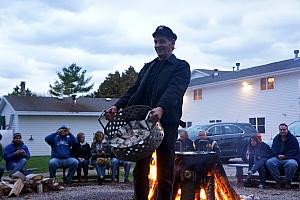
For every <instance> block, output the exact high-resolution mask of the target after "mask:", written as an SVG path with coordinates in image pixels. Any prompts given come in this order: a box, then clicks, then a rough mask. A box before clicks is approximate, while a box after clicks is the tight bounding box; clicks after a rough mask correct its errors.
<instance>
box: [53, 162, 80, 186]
mask: <svg viewBox="0 0 300 200" xmlns="http://www.w3.org/2000/svg"><path fill="white" fill-rule="evenodd" d="M77 166H78V160H77V159H75V158H66V159H58V158H51V159H50V160H49V173H50V178H54V177H56V170H57V169H58V168H63V167H64V168H69V170H68V174H67V177H66V180H67V181H71V180H72V178H73V176H74V174H75V171H76V169H77Z"/></svg>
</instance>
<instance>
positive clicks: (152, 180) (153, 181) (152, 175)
mask: <svg viewBox="0 0 300 200" xmlns="http://www.w3.org/2000/svg"><path fill="white" fill-rule="evenodd" d="M156 160H157V158H156V151H155V152H154V153H153V154H152V160H151V163H150V172H149V175H148V179H149V186H150V189H149V193H148V200H153V199H154V192H155V189H156V186H157V168H156Z"/></svg>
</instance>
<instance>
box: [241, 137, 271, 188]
mask: <svg viewBox="0 0 300 200" xmlns="http://www.w3.org/2000/svg"><path fill="white" fill-rule="evenodd" d="M248 150H249V170H248V176H247V181H250V180H251V178H252V175H253V174H254V173H255V172H257V171H258V173H259V179H260V183H259V185H258V187H259V188H264V187H265V185H266V162H267V160H268V159H269V158H271V157H272V156H273V154H272V151H271V149H270V147H269V146H268V145H267V144H266V143H264V142H262V141H260V139H259V138H258V137H256V136H253V137H251V138H250V141H249V148H248Z"/></svg>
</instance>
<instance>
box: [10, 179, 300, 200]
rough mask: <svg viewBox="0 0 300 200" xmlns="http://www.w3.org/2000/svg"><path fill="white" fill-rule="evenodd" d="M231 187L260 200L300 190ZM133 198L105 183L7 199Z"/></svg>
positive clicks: (129, 189)
mask: <svg viewBox="0 0 300 200" xmlns="http://www.w3.org/2000/svg"><path fill="white" fill-rule="evenodd" d="M230 182H231V185H232V186H233V187H234V188H235V190H236V191H237V192H238V194H240V195H245V196H249V195H253V196H254V197H255V199H260V200H267V199H268V200H281V199H286V200H298V199H299V197H300V190H299V189H293V190H278V189H275V188H267V189H259V188H249V187H247V188H246V187H243V186H238V185H236V184H235V180H233V179H230ZM295 186H296V185H295ZM132 196H133V185H132V184H123V183H118V184H111V183H107V184H105V185H102V186H98V185H86V186H77V187H72V186H71V187H66V188H65V189H64V190H61V191H53V192H48V193H43V194H23V195H21V196H20V197H19V198H9V199H11V200H21V199H32V200H44V199H47V200H58V199H60V200H70V199H74V200H77V199H82V200H114V199H116V200H131V199H132Z"/></svg>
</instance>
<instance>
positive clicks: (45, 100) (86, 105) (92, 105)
mask: <svg viewBox="0 0 300 200" xmlns="http://www.w3.org/2000/svg"><path fill="white" fill-rule="evenodd" d="M3 99H5V100H6V101H7V102H8V103H9V104H10V105H11V106H12V108H13V109H14V110H15V111H17V112H18V111H38V112H102V111H103V110H105V109H107V108H109V107H111V106H112V105H114V103H115V102H116V101H117V100H118V99H111V100H108V99H105V98H87V97H79V98H77V99H76V103H74V102H73V100H72V98H71V97H67V98H63V99H59V98H55V97H36V96H3Z"/></svg>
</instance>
